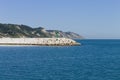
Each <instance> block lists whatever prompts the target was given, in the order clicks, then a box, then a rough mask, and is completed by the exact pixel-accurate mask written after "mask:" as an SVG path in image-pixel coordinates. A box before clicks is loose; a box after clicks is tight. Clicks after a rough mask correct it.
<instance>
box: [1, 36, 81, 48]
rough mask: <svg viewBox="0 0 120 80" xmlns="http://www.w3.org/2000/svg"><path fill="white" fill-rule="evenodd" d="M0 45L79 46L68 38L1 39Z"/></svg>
mask: <svg viewBox="0 0 120 80" xmlns="http://www.w3.org/2000/svg"><path fill="white" fill-rule="evenodd" d="M0 45H39V46H77V45H80V43H77V42H76V41H74V40H72V39H68V38H0Z"/></svg>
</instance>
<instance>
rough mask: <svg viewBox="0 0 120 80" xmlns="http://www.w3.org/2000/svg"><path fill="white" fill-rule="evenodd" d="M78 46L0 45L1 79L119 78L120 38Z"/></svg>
mask: <svg viewBox="0 0 120 80" xmlns="http://www.w3.org/2000/svg"><path fill="white" fill-rule="evenodd" d="M77 41H78V42H81V43H82V45H81V46H70V47H68V46H65V47H47V46H46V47H45V46H44V47H39V46H29V47H28V46H21V47H19V46H3V47H2V46H1V47H0V80H120V40H77Z"/></svg>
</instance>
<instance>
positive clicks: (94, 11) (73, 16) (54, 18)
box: [0, 0, 120, 39]
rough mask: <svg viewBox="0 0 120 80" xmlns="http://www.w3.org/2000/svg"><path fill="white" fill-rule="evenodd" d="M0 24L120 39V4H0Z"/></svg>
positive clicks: (9, 0) (31, 0)
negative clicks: (22, 25) (23, 25)
mask: <svg viewBox="0 0 120 80" xmlns="http://www.w3.org/2000/svg"><path fill="white" fill-rule="evenodd" d="M0 23H15V24H25V25H29V26H31V27H39V26H42V27H45V28H46V29H58V30H63V31H73V32H76V33H79V34H80V35H82V36H84V37H86V38H119V39H120V0H0Z"/></svg>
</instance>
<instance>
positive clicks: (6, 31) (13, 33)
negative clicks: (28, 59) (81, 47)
mask: <svg viewBox="0 0 120 80" xmlns="http://www.w3.org/2000/svg"><path fill="white" fill-rule="evenodd" d="M3 37H10V38H22V37H26V38H54V37H55V38H56V37H57V38H78V39H81V38H83V37H82V36H80V35H78V34H76V33H73V32H63V31H59V30H45V29H44V28H42V27H38V28H32V27H30V26H27V25H18V24H1V23H0V38H3Z"/></svg>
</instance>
